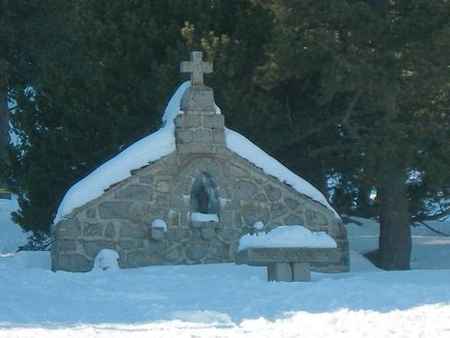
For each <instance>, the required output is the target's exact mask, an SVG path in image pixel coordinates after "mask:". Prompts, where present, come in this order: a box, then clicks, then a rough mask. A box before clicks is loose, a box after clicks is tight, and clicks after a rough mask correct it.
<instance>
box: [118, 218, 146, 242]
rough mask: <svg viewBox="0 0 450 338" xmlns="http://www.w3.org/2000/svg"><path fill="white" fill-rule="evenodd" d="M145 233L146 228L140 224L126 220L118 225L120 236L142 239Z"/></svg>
mask: <svg viewBox="0 0 450 338" xmlns="http://www.w3.org/2000/svg"><path fill="white" fill-rule="evenodd" d="M146 234H147V230H146V229H145V227H144V226H142V225H138V224H133V223H129V222H128V223H125V224H121V226H120V237H124V238H133V239H142V238H144V237H145V235H146Z"/></svg>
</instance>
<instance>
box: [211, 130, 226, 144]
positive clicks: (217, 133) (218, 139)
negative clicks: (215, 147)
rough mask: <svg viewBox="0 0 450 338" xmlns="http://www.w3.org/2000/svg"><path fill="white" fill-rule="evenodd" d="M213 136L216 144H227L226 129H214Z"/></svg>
mask: <svg viewBox="0 0 450 338" xmlns="http://www.w3.org/2000/svg"><path fill="white" fill-rule="evenodd" d="M212 136H213V142H214V144H225V130H224V129H212Z"/></svg>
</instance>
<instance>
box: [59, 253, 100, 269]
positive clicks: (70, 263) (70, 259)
mask: <svg viewBox="0 0 450 338" xmlns="http://www.w3.org/2000/svg"><path fill="white" fill-rule="evenodd" d="M92 266H93V261H92V260H89V259H87V258H86V257H85V256H83V255H79V254H69V255H61V256H59V258H58V266H57V267H56V270H65V271H72V272H87V271H90V270H91V269H92Z"/></svg>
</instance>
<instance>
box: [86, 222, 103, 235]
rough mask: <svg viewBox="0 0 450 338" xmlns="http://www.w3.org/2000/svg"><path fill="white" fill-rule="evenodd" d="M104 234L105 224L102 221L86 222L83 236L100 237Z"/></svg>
mask: <svg viewBox="0 0 450 338" xmlns="http://www.w3.org/2000/svg"><path fill="white" fill-rule="evenodd" d="M102 235H103V224H101V223H86V224H85V225H84V229H83V236H85V237H99V236H102Z"/></svg>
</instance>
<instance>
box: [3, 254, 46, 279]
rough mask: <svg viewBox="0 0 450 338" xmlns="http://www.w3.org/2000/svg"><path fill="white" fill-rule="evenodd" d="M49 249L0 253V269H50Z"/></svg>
mask: <svg viewBox="0 0 450 338" xmlns="http://www.w3.org/2000/svg"><path fill="white" fill-rule="evenodd" d="M50 265H51V264H50V252H49V251H20V252H17V253H9V254H0V270H2V269H3V268H7V269H27V270H28V269H39V270H50ZM1 275H2V271H0V276H1Z"/></svg>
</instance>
